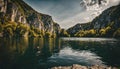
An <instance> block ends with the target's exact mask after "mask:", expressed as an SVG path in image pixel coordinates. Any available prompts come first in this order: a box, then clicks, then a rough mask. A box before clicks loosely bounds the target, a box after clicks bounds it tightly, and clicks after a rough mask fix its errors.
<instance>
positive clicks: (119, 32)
mask: <svg viewBox="0 0 120 69" xmlns="http://www.w3.org/2000/svg"><path fill="white" fill-rule="evenodd" d="M113 37H119V38H120V28H118V29H117V30H116V31H115V32H114V34H113Z"/></svg>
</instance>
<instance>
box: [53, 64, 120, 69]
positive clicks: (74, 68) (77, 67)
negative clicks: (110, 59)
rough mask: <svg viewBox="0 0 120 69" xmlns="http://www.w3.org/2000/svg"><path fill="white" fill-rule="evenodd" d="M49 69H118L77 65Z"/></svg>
mask: <svg viewBox="0 0 120 69" xmlns="http://www.w3.org/2000/svg"><path fill="white" fill-rule="evenodd" d="M51 69H119V68H117V67H111V66H110V67H108V66H99V65H94V66H83V65H79V64H73V65H72V66H58V67H52V68H51Z"/></svg>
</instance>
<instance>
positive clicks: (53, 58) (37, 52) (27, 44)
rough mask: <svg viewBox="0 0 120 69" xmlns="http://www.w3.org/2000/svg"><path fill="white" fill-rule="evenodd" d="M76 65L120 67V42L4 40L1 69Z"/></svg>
mask: <svg viewBox="0 0 120 69" xmlns="http://www.w3.org/2000/svg"><path fill="white" fill-rule="evenodd" d="M72 64H80V65H85V66H91V65H108V66H120V40H117V39H114V38H56V39H53V38H49V39H43V38H0V69H48V68H51V67H54V66H69V65H72Z"/></svg>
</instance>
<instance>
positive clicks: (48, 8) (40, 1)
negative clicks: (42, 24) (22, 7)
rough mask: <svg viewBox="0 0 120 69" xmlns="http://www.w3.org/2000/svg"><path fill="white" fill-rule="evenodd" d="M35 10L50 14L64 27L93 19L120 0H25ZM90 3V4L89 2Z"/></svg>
mask: <svg viewBox="0 0 120 69" xmlns="http://www.w3.org/2000/svg"><path fill="white" fill-rule="evenodd" d="M24 1H25V2H26V3H28V4H29V5H30V6H32V7H33V8H34V9H35V10H37V11H39V12H41V13H45V14H49V15H51V16H52V17H53V20H54V21H55V22H57V23H59V24H60V26H61V27H62V28H65V29H67V28H69V27H71V26H73V25H75V24H77V23H86V22H89V21H92V20H93V19H94V18H95V17H96V16H98V15H99V14H101V12H102V11H104V10H105V9H107V8H109V7H111V6H113V5H117V4H119V3H120V0H99V1H101V3H100V4H99V3H98V0H24ZM87 3H89V4H87Z"/></svg>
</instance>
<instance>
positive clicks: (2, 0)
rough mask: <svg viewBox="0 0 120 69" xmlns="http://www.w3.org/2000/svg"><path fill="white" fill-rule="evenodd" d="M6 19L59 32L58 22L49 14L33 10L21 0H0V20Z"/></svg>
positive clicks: (45, 30) (4, 20)
mask: <svg viewBox="0 0 120 69" xmlns="http://www.w3.org/2000/svg"><path fill="white" fill-rule="evenodd" d="M6 21H11V22H16V23H23V24H28V25H29V26H34V27H35V28H39V30H41V31H44V32H45V33H46V32H49V33H50V34H54V33H57V34H59V32H60V26H59V24H57V23H55V22H54V21H53V19H52V17H51V16H50V15H46V14H42V13H39V12H37V11H35V10H34V9H33V8H31V7H30V6H29V5H27V4H26V3H25V2H24V1H23V0H0V22H1V23H2V24H3V23H5V22H6Z"/></svg>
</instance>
